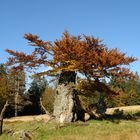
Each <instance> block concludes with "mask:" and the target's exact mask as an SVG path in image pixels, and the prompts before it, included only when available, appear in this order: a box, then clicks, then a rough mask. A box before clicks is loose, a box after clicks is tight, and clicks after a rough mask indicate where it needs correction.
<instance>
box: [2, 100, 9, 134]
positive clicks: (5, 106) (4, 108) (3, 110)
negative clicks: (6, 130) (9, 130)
mask: <svg viewBox="0 0 140 140" xmlns="http://www.w3.org/2000/svg"><path fill="white" fill-rule="evenodd" d="M8 105H9V104H8V101H6V103H5V105H4V107H3V109H2V110H1V114H0V135H1V134H2V128H3V116H4V113H5V111H6V108H7V106H8Z"/></svg>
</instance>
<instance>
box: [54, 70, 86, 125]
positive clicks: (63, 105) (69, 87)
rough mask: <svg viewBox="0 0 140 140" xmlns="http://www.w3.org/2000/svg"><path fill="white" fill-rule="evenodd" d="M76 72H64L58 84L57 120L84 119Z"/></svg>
mask: <svg viewBox="0 0 140 140" xmlns="http://www.w3.org/2000/svg"><path fill="white" fill-rule="evenodd" d="M75 80H76V73H75V72H71V71H68V72H62V73H61V74H60V78H59V81H58V85H57V90H56V96H55V102H54V111H53V115H54V116H55V119H56V121H57V122H60V123H68V122H72V121H76V120H78V119H82V117H84V111H83V109H82V108H81V106H80V102H79V99H78V96H77V94H76V90H75Z"/></svg>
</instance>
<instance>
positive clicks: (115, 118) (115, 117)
mask: <svg viewBox="0 0 140 140" xmlns="http://www.w3.org/2000/svg"><path fill="white" fill-rule="evenodd" d="M91 119H96V120H108V121H111V122H113V123H119V122H120V121H121V120H134V121H140V112H136V113H132V112H129V113H126V112H124V111H123V110H119V109H115V110H114V113H113V114H111V115H110V114H105V115H103V116H100V115H99V117H95V116H92V117H91Z"/></svg>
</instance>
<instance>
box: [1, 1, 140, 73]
mask: <svg viewBox="0 0 140 140" xmlns="http://www.w3.org/2000/svg"><path fill="white" fill-rule="evenodd" d="M65 29H67V30H69V32H70V33H71V34H74V35H78V34H86V35H93V36H95V37H99V38H101V39H103V40H104V43H105V44H106V45H107V46H108V47H110V48H114V47H115V48H119V49H120V50H121V51H123V52H125V53H126V54H127V55H128V56H135V57H137V58H138V61H137V62H135V63H133V64H132V65H131V66H130V68H131V69H132V70H133V71H137V72H139V74H140V68H139V66H140V53H139V52H140V45H139V44H140V43H139V41H140V0H0V62H5V61H6V59H7V57H8V54H7V53H6V52H4V50H5V48H9V49H13V50H21V51H25V52H29V51H30V47H27V41H26V40H25V39H23V35H24V33H28V32H30V33H33V34H37V35H39V36H40V37H41V38H42V39H44V40H50V41H53V40H55V39H57V38H60V37H61V35H62V32H63V31H64V30H65Z"/></svg>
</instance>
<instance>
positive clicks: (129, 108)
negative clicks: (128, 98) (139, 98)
mask: <svg viewBox="0 0 140 140" xmlns="http://www.w3.org/2000/svg"><path fill="white" fill-rule="evenodd" d="M117 109H119V111H123V112H124V113H136V112H140V105H134V106H123V107H115V108H108V109H107V111H106V114H113V113H114V111H115V110H117Z"/></svg>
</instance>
